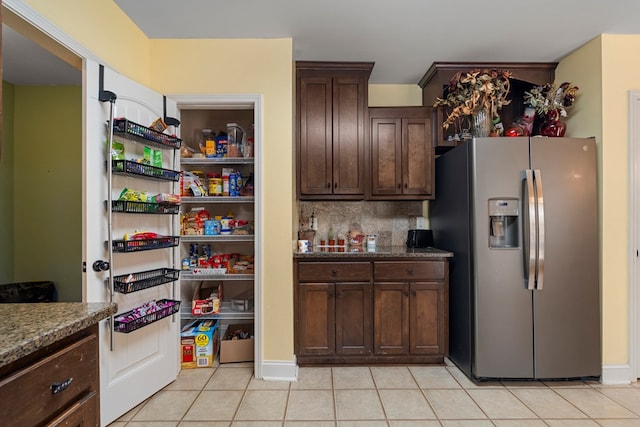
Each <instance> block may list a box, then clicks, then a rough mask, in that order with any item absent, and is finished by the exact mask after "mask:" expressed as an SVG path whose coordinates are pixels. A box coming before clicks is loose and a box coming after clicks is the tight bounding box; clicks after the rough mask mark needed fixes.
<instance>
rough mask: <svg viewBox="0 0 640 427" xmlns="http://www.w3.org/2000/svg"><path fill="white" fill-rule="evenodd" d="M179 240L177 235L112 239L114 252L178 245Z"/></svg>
mask: <svg viewBox="0 0 640 427" xmlns="http://www.w3.org/2000/svg"><path fill="white" fill-rule="evenodd" d="M179 242H180V237H179V236H162V237H156V238H155V239H140V240H114V241H113V251H114V252H137V251H148V250H152V249H163V248H171V247H173V246H178V244H179Z"/></svg>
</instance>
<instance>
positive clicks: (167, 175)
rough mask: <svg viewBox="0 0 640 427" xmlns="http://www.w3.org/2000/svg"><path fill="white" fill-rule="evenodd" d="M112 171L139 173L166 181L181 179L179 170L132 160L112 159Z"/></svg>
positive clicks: (116, 172) (117, 172)
mask: <svg viewBox="0 0 640 427" xmlns="http://www.w3.org/2000/svg"><path fill="white" fill-rule="evenodd" d="M112 172H113V173H115V174H131V175H139V176H144V177H147V178H154V179H160V180H165V181H174V182H178V181H180V172H178V171H174V170H171V169H163V168H158V167H155V166H151V165H148V164H146V163H138V162H134V161H131V160H112Z"/></svg>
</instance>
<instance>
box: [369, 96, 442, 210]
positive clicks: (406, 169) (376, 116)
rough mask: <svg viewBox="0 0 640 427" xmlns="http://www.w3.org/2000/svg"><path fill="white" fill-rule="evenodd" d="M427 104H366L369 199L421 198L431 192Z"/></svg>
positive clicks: (432, 161) (429, 112)
mask: <svg viewBox="0 0 640 427" xmlns="http://www.w3.org/2000/svg"><path fill="white" fill-rule="evenodd" d="M432 115H433V109H432V108H429V107H384V108H379V107H373V108H369V117H370V124H371V145H370V150H371V195H370V198H371V199H372V200H393V199H400V200H424V199H432V198H433V197H434V196H435V194H434V166H435V159H434V149H433V145H432V141H433V139H432Z"/></svg>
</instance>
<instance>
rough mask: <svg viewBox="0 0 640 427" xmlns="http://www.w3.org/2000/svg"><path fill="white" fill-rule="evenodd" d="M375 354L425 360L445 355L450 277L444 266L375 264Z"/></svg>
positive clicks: (383, 262)
mask: <svg viewBox="0 0 640 427" xmlns="http://www.w3.org/2000/svg"><path fill="white" fill-rule="evenodd" d="M373 275H374V289H375V292H374V298H373V301H374V316H373V322H374V330H375V335H374V343H373V347H374V352H375V353H376V354H410V355H417V354H421V355H425V356H426V355H430V356H434V357H436V358H437V359H436V360H439V358H440V357H441V356H443V355H445V354H447V352H448V340H449V332H448V319H449V305H448V304H449V303H448V300H449V298H448V295H449V287H448V282H449V280H448V279H449V276H448V269H447V266H446V263H445V262H444V261H376V262H374V263H373Z"/></svg>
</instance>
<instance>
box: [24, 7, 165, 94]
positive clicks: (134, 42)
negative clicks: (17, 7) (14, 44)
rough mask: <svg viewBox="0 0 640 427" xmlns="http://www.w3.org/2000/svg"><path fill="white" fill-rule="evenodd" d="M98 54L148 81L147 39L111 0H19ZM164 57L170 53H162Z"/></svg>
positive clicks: (132, 76) (116, 67) (114, 66)
mask: <svg viewBox="0 0 640 427" xmlns="http://www.w3.org/2000/svg"><path fill="white" fill-rule="evenodd" d="M22 1H23V2H24V3H25V4H26V5H28V6H29V7H31V8H33V9H34V10H36V11H37V12H38V13H39V14H40V15H42V16H43V17H44V18H46V19H47V20H48V21H50V22H51V23H53V24H54V25H55V26H56V27H58V28H59V29H61V30H62V31H64V32H65V33H66V34H67V35H68V36H70V37H71V38H73V39H74V40H76V41H78V42H79V43H81V44H82V45H83V46H84V47H85V48H86V49H88V50H90V51H91V52H93V53H94V54H95V55H96V56H98V57H99V58H101V61H102V63H103V64H104V65H107V66H109V67H110V68H112V69H114V70H116V71H118V72H119V73H120V74H123V75H126V76H127V77H129V78H130V79H132V80H135V81H137V82H139V83H141V84H148V83H149V73H150V68H149V59H150V58H149V55H150V51H149V39H148V38H147V37H146V36H145V35H144V33H143V32H142V31H141V30H140V29H139V28H138V27H137V26H136V25H135V24H134V23H133V21H131V19H129V17H128V16H126V15H125V14H124V13H123V12H122V9H120V8H119V7H118V6H117V5H116V3H115V2H114V1H113V0H91V1H78V0H55V1H51V0H22ZM164 57H165V59H168V60H170V55H169V54H167V53H165V54H164Z"/></svg>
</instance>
